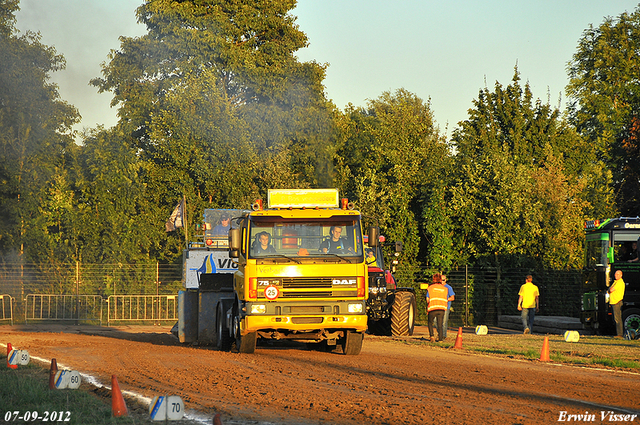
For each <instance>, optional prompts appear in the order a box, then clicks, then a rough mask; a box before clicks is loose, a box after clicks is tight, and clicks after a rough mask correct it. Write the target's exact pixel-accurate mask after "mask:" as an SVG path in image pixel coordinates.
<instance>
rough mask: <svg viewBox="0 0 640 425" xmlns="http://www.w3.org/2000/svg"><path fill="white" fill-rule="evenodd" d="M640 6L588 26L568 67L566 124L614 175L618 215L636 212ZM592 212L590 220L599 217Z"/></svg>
mask: <svg viewBox="0 0 640 425" xmlns="http://www.w3.org/2000/svg"><path fill="white" fill-rule="evenodd" d="M639 50H640V8H636V10H634V11H633V12H632V13H626V12H625V13H622V14H620V15H619V16H618V17H616V18H611V17H608V18H606V19H605V20H604V22H603V23H602V24H600V25H599V26H598V27H593V26H590V27H589V28H588V29H586V30H585V31H584V32H583V34H582V37H581V38H580V40H579V41H578V47H577V51H576V53H575V54H574V55H573V58H572V60H571V62H570V63H569V67H568V73H569V78H570V80H569V85H568V86H567V93H568V95H569V97H570V104H569V113H570V118H571V122H572V123H573V124H574V125H575V127H576V128H577V130H578V132H579V133H580V134H581V135H583V136H584V137H585V138H586V140H588V142H589V144H590V150H591V151H595V152H597V154H598V159H602V160H604V161H605V162H606V164H607V166H608V167H609V169H611V171H612V173H613V186H614V189H615V193H616V198H617V205H618V208H619V209H620V212H621V213H622V214H623V215H636V214H637V213H638V211H640V172H639V171H638V163H639V162H640V150H639V149H638V145H637V129H638V125H637V122H638V120H639V119H640V58H639V57H638V51H639ZM602 216H604V214H602V211H597V212H596V213H594V214H593V215H592V217H602Z"/></svg>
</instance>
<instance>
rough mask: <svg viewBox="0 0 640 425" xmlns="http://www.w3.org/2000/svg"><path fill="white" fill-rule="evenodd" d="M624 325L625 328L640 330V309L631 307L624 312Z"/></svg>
mask: <svg viewBox="0 0 640 425" xmlns="http://www.w3.org/2000/svg"><path fill="white" fill-rule="evenodd" d="M622 325H623V326H622V327H623V328H624V329H629V330H633V331H635V332H636V333H638V332H640V310H638V309H637V308H630V309H628V310H625V311H623V312H622Z"/></svg>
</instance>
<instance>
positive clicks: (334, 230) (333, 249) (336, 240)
mask: <svg viewBox="0 0 640 425" xmlns="http://www.w3.org/2000/svg"><path fill="white" fill-rule="evenodd" d="M329 233H330V236H329V237H327V238H325V240H324V241H322V243H321V244H320V251H321V252H322V253H323V254H344V253H345V251H353V250H352V249H351V248H347V243H346V242H347V241H346V240H345V239H344V238H343V237H341V236H340V235H341V234H342V227H341V226H331V228H330V229H329Z"/></svg>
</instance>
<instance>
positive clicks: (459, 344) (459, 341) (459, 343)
mask: <svg viewBox="0 0 640 425" xmlns="http://www.w3.org/2000/svg"><path fill="white" fill-rule="evenodd" d="M453 348H462V328H458V336H456V344H455V345H454V346H453Z"/></svg>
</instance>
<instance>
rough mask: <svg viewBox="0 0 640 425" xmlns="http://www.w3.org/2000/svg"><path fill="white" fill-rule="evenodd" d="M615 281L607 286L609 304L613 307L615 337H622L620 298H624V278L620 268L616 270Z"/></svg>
mask: <svg viewBox="0 0 640 425" xmlns="http://www.w3.org/2000/svg"><path fill="white" fill-rule="evenodd" d="M614 277H615V279H616V280H615V281H614V282H613V285H611V286H610V287H609V304H610V305H611V308H612V309H613V320H614V321H615V322H616V337H618V338H622V332H623V329H622V299H623V298H624V286H625V283H624V280H622V270H616V273H615V275H614Z"/></svg>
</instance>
